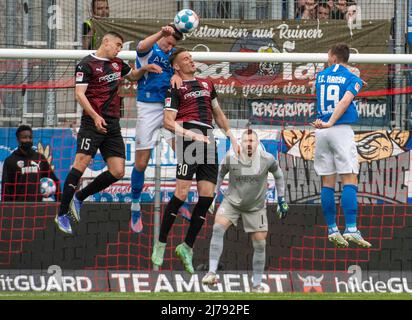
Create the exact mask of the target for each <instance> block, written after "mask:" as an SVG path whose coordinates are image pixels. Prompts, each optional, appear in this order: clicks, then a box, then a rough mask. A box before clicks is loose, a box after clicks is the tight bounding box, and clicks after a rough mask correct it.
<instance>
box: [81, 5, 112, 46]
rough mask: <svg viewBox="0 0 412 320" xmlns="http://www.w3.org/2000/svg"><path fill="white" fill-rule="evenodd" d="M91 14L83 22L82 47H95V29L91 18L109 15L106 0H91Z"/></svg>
mask: <svg viewBox="0 0 412 320" xmlns="http://www.w3.org/2000/svg"><path fill="white" fill-rule="evenodd" d="M91 8H92V16H91V18H90V19H88V20H86V21H85V22H84V23H83V49H88V50H91V49H96V30H95V28H94V26H93V22H92V19H100V18H107V17H108V16H109V1H108V0H92V3H91Z"/></svg>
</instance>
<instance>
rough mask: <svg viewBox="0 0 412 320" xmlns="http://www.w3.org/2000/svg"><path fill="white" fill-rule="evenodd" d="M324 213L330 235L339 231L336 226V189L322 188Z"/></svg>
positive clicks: (321, 195)
mask: <svg viewBox="0 0 412 320" xmlns="http://www.w3.org/2000/svg"><path fill="white" fill-rule="evenodd" d="M320 199H321V203H322V211H323V215H324V217H325V220H326V224H327V225H328V229H329V233H331V231H333V232H336V231H338V227H337V226H336V204H335V189H333V188H329V187H322V189H321V193H320Z"/></svg>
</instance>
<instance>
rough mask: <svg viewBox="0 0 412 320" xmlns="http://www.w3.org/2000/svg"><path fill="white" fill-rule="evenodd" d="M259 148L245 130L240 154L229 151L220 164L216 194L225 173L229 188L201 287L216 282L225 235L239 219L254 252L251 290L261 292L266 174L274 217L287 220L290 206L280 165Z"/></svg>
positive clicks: (250, 133) (265, 223)
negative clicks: (271, 186)
mask: <svg viewBox="0 0 412 320" xmlns="http://www.w3.org/2000/svg"><path fill="white" fill-rule="evenodd" d="M258 145H259V139H258V136H257V134H256V132H255V131H253V130H251V129H248V130H246V131H245V132H243V134H242V143H241V153H240V155H239V156H238V155H235V153H234V152H233V151H229V152H228V153H227V154H226V157H225V159H224V160H223V162H222V164H221V165H220V169H219V177H218V182H217V185H216V192H217V191H218V190H219V188H220V186H221V184H222V182H223V180H224V178H225V176H226V174H227V173H229V185H228V190H227V191H226V192H225V193H224V200H223V201H222V203H221V205H220V207H219V209H218V211H217V213H216V217H215V222H214V225H213V235H212V239H211V241H210V252H209V272H208V273H207V274H206V275H205V276H204V277H203V279H202V283H203V284H208V285H214V284H216V283H217V276H216V271H217V266H218V263H219V259H220V256H221V254H222V251H223V238H224V235H225V232H226V230H227V229H228V228H229V227H230V226H232V225H235V226H237V222H238V220H239V218H242V221H243V228H244V230H245V232H246V233H250V235H251V239H252V243H253V249H254V251H253V289H252V291H253V292H264V287H263V286H262V285H261V282H262V274H263V271H264V269H265V260H266V252H265V251H266V236H267V231H268V222H267V215H266V193H267V178H268V174H269V172H271V173H272V174H273V176H274V178H275V185H276V191H277V195H278V208H277V214H278V217H279V218H280V219H284V218H285V217H286V215H287V213H288V210H289V207H288V205H287V203H286V202H285V198H284V190H285V187H284V179H283V173H282V170H281V169H280V167H279V163H278V161H277V160H276V159H275V158H274V157H273V155H271V154H270V153H267V152H265V151H263V150H260V149H258ZM211 210H213V208H212V209H211Z"/></svg>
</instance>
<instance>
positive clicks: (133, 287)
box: [0, 265, 412, 294]
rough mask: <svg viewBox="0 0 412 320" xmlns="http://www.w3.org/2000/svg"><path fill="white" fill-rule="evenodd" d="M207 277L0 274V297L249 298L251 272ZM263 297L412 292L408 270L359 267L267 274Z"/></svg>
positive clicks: (114, 273) (113, 273)
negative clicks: (209, 280) (209, 281)
mask: <svg viewBox="0 0 412 320" xmlns="http://www.w3.org/2000/svg"><path fill="white" fill-rule="evenodd" d="M204 275H205V272H198V273H195V274H193V275H189V274H187V273H186V272H182V271H162V272H155V271H123V270H107V271H104V270H62V269H61V268H60V267H59V266H57V265H53V266H50V267H49V268H48V269H47V270H0V292H10V291H13V292H28V291H35V292H67V293H68V292H129V293H133V292H134V293H156V292H169V293H175V292H193V293H200V292H207V293H214V292H215V293H221V292H228V293H242V292H244V293H248V292H251V291H252V273H251V272H248V271H237V270H236V271H225V272H218V273H217V276H218V283H217V284H216V285H214V286H209V285H204V284H202V277H203V276H204ZM262 286H263V287H264V289H265V292H266V293H293V292H304V293H308V294H310V293H312V292H313V293H332V292H335V293H412V272H411V271H404V272H401V271H398V272H396V271H391V272H385V271H369V272H367V271H362V270H361V268H360V267H359V266H357V265H354V266H351V267H350V270H348V271H314V272H308V271H301V272H300V271H299V272H298V271H283V272H282V271H278V272H265V273H264V274H263V276H262Z"/></svg>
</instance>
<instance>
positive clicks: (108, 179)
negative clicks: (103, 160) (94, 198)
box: [76, 170, 119, 201]
mask: <svg viewBox="0 0 412 320" xmlns="http://www.w3.org/2000/svg"><path fill="white" fill-rule="evenodd" d="M118 180H119V179H117V178H116V177H114V176H113V175H112V174H111V173H110V171H108V170H107V171H105V172H102V173H101V174H99V175H98V176H97V177H96V178H95V179H94V180H93V181H92V182H91V183H90V184H88V185H87V186H86V187H85V188H84V189H82V190H80V191H79V192H77V193H76V198H77V199H79V200H80V201H84V199H86V198H87V197H88V196H91V195H93V194H95V193H97V192H99V191H101V190H104V189H106V188H107V187H108V186H110V185H111V184H112V183H115V182H116V181H118Z"/></svg>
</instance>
